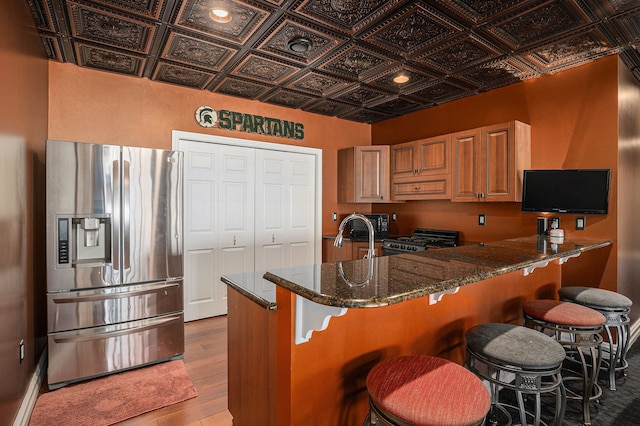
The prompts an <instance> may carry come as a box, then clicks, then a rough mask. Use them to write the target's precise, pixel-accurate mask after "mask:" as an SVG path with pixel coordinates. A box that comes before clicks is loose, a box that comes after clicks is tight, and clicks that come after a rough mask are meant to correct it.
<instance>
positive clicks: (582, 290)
mask: <svg viewBox="0 0 640 426" xmlns="http://www.w3.org/2000/svg"><path fill="white" fill-rule="evenodd" d="M558 295H559V296H560V300H565V301H568V302H573V303H577V304H579V305H582V306H587V307H589V308H591V309H594V310H596V311H598V312H600V313H601V314H602V315H604V317H605V323H604V329H605V331H606V342H607V343H608V356H605V357H604V358H603V361H604V362H605V363H606V365H605V367H606V368H607V371H608V373H609V389H610V390H612V391H614V390H616V372H617V371H622V372H623V374H625V375H626V372H625V370H626V369H627V367H628V366H629V364H628V363H627V351H628V350H629V337H630V332H629V312H630V311H631V305H632V304H633V302H632V301H631V299H629V298H628V297H626V296H623V295H622V294H618V293H616V292H614V291H609V290H604V289H601V288H591V287H579V286H569V287H563V288H561V289H560V290H558ZM603 348H604V346H603Z"/></svg>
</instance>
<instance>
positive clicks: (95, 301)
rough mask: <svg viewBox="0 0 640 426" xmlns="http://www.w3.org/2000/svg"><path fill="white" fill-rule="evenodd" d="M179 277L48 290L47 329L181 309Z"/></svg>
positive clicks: (93, 323)
mask: <svg viewBox="0 0 640 426" xmlns="http://www.w3.org/2000/svg"><path fill="white" fill-rule="evenodd" d="M183 304H184V302H183V293H182V280H176V281H163V282H159V283H149V284H138V285H130V286H119V287H108V288H103V289H96V290H82V291H70V292H64V293H49V294H48V295H47V311H48V331H49V333H54V332H58V331H66V330H75V329H78V328H88V327H96V326H102V325H109V324H117V323H121V322H126V321H135V320H140V319H144V318H149V317H155V316H158V315H164V314H170V313H173V312H181V311H182V310H183Z"/></svg>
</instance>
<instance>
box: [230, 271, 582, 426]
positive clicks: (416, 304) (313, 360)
mask: <svg viewBox="0 0 640 426" xmlns="http://www.w3.org/2000/svg"><path fill="white" fill-rule="evenodd" d="M575 262H579V260H575ZM561 273H562V266H560V265H558V263H557V262H552V263H550V264H549V265H548V266H546V267H544V268H538V269H535V270H534V271H533V272H532V273H531V274H529V275H526V276H524V275H523V273H522V271H516V272H511V273H508V274H505V275H500V276H497V277H493V278H490V279H487V280H484V281H480V282H476V283H473V284H469V285H465V286H462V287H461V288H460V291H459V292H458V293H456V294H453V295H446V296H444V298H443V299H442V301H440V302H438V303H436V304H434V305H430V304H429V298H428V297H421V298H418V299H413V300H408V301H404V302H401V303H398V304H394V305H389V306H384V307H376V308H352V309H349V310H348V311H347V313H346V314H345V315H343V316H339V317H332V318H331V319H330V321H329V325H328V327H327V329H326V330H323V331H316V332H314V333H313V334H312V336H311V339H310V340H309V341H308V342H306V343H302V344H299V345H296V344H295V343H294V321H295V305H296V295H295V294H294V293H292V292H290V291H289V290H286V289H284V288H282V287H279V286H278V287H277V289H276V292H277V293H276V301H277V310H267V309H265V308H263V307H260V306H259V305H258V304H256V303H254V302H253V301H252V300H250V299H248V298H247V297H245V296H244V295H242V294H241V293H239V292H237V291H236V290H234V289H232V288H229V292H228V298H229V299H228V300H229V301H228V305H229V310H228V327H229V331H228V333H229V334H228V336H229V411H230V412H231V415H232V416H233V424H234V425H235V426H245V425H256V424H267V425H278V426H298V425H305V426H309V425H330V426H335V425H340V426H342V425H345V426H347V425H361V424H362V422H363V421H364V419H365V417H366V416H367V409H368V406H367V403H368V396H367V390H366V386H365V379H366V376H367V373H368V371H369V369H371V367H373V365H375V364H376V363H378V362H379V361H381V360H382V359H384V358H389V357H393V356H397V355H404V354H427V355H435V356H440V357H443V358H447V359H449V360H452V361H455V362H457V363H459V364H464V359H465V346H464V345H465V343H464V335H465V332H466V330H468V329H469V328H471V327H473V326H474V325H476V324H480V323H485V322H505V323H514V324H521V322H522V320H521V317H522V314H521V306H522V304H523V302H525V301H526V300H530V299H536V298H547V299H554V298H557V290H558V288H560V283H561Z"/></svg>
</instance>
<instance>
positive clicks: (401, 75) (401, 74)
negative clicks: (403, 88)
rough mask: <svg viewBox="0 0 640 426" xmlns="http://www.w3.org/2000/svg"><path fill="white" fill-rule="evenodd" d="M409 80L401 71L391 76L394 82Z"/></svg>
mask: <svg viewBox="0 0 640 426" xmlns="http://www.w3.org/2000/svg"><path fill="white" fill-rule="evenodd" d="M408 81H409V76H408V75H407V74H405V73H404V71H403V72H401V73H400V74H398V75H396V76H395V77H393V82H394V83H396V84H405V83H407V82H408Z"/></svg>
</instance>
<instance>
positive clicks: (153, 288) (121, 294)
mask: <svg viewBox="0 0 640 426" xmlns="http://www.w3.org/2000/svg"><path fill="white" fill-rule="evenodd" d="M173 287H180V282H179V281H176V282H172V283H162V284H156V285H146V286H144V289H136V290H132V291H114V292H112V293H102V292H99V293H96V292H92V294H89V295H87V296H72V297H55V298H53V299H52V302H53V303H55V304H62V303H81V302H92V301H99V300H112V299H123V298H125V297H131V296H142V295H143V294H149V293H156V292H157V291H158V290H162V289H169V288H173Z"/></svg>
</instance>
